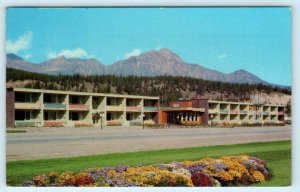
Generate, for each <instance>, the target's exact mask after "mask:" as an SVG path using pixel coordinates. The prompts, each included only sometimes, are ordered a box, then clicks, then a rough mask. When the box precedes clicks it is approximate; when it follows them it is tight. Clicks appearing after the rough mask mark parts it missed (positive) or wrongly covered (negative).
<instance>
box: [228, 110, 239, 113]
mask: <svg viewBox="0 0 300 192" xmlns="http://www.w3.org/2000/svg"><path fill="white" fill-rule="evenodd" d="M230 114H239V111H238V110H237V109H234V110H230Z"/></svg>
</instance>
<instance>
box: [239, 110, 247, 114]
mask: <svg viewBox="0 0 300 192" xmlns="http://www.w3.org/2000/svg"><path fill="white" fill-rule="evenodd" d="M240 113H241V114H247V113H248V111H247V110H240Z"/></svg>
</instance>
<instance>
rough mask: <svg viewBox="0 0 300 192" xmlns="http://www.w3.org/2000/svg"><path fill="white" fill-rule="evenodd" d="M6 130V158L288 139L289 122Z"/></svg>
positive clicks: (36, 157) (289, 132) (16, 158)
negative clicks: (183, 126) (271, 125)
mask: <svg viewBox="0 0 300 192" xmlns="http://www.w3.org/2000/svg"><path fill="white" fill-rule="evenodd" d="M10 130H25V131H26V132H25V133H7V148H6V149H7V152H6V156H7V160H8V161H13V160H22V159H45V158H57V157H73V156H85V155H96V154H105V153H116V152H128V151H141V150H156V149H170V148H184V147H196V146H208V145H222V144H237V143H249V142H261V141H275V140H288V139H291V126H290V125H287V126H284V127H240V128H239V127H235V128H211V127H210V128H165V129H150V128H146V129H143V128H142V127H104V128H103V129H100V128H98V127H86V128H82V127H81V128H72V127H64V128H22V129H21V128H18V129H10Z"/></svg>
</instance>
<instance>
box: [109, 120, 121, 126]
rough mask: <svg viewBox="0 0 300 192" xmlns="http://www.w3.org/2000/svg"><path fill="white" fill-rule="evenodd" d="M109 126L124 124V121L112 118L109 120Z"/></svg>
mask: <svg viewBox="0 0 300 192" xmlns="http://www.w3.org/2000/svg"><path fill="white" fill-rule="evenodd" d="M107 126H122V121H118V120H110V121H107Z"/></svg>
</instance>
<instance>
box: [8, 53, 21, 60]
mask: <svg viewBox="0 0 300 192" xmlns="http://www.w3.org/2000/svg"><path fill="white" fill-rule="evenodd" d="M6 58H8V59H11V60H19V61H24V59H23V58H22V57H20V56H18V55H16V54H13V53H8V54H7V55H6Z"/></svg>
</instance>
